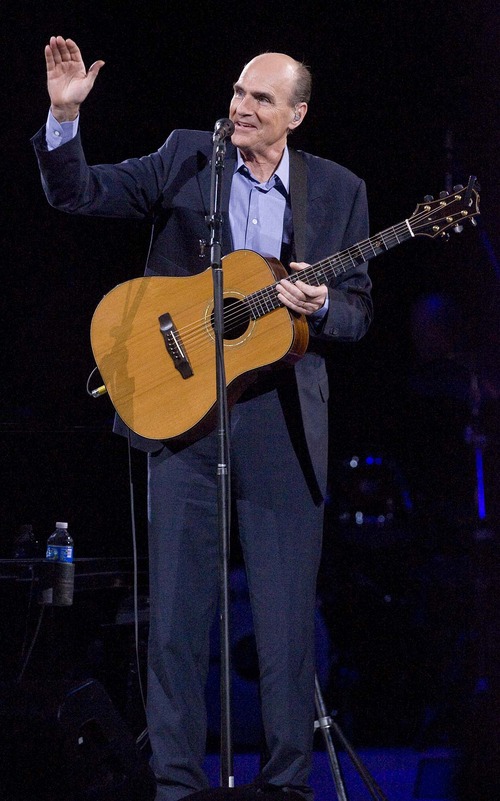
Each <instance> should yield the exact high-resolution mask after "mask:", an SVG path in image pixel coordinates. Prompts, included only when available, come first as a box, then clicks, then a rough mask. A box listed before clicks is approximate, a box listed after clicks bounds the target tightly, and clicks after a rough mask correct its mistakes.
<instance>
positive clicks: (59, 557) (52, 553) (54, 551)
mask: <svg viewBox="0 0 500 801" xmlns="http://www.w3.org/2000/svg"><path fill="white" fill-rule="evenodd" d="M45 558H46V559H50V560H51V561H52V562H72V561H73V546H72V545H48V546H47V553H46V555H45Z"/></svg>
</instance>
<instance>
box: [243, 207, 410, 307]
mask: <svg viewBox="0 0 500 801" xmlns="http://www.w3.org/2000/svg"><path fill="white" fill-rule="evenodd" d="M412 236H414V233H413V231H412V229H411V226H410V224H409V222H408V220H404V221H403V222H401V223H398V224H397V225H393V226H392V227H391V228H386V229H385V231H381V232H380V233H378V234H376V235H375V236H372V237H369V238H368V239H365V240H364V241H363V242H358V243H357V244H356V245H354V246H353V247H350V248H347V249H346V250H341V251H340V252H339V253H336V254H335V255H334V256H329V257H328V258H327V259H323V260H322V261H318V262H317V263H316V264H312V265H311V266H310V267H306V268H305V269H304V270H301V271H300V272H298V273H292V274H291V275H290V276H289V279H288V280H289V281H291V282H292V283H295V282H296V281H304V283H306V284H309V285H314V286H321V285H322V284H327V283H328V281H330V280H331V279H332V278H338V276H340V275H344V274H345V273H348V272H350V271H351V270H354V269H356V267H359V266H360V265H361V264H364V263H365V262H366V261H368V260H369V259H373V258H374V257H375V256H380V255H381V254H382V253H386V252H387V251H388V250H390V249H391V248H393V247H396V245H400V244H401V243H402V242H405V241H406V240H407V239H410V238H411V237H412ZM245 302H246V304H247V305H248V308H249V310H250V315H251V317H252V319H253V320H258V319H259V317H263V316H264V315H265V314H269V312H272V311H274V309H278V308H279V307H280V306H281V305H282V304H281V303H280V300H279V298H278V294H277V292H276V288H275V284H270V285H269V286H266V287H263V288H262V289H259V290H257V292H253V293H252V294H251V295H247V297H246V299H245Z"/></svg>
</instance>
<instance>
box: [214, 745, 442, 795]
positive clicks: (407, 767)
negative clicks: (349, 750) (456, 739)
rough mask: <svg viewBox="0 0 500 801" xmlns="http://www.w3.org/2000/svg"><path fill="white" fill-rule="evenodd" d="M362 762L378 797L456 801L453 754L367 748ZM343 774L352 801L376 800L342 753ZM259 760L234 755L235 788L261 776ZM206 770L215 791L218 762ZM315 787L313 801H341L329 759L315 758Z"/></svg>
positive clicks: (323, 755)
mask: <svg viewBox="0 0 500 801" xmlns="http://www.w3.org/2000/svg"><path fill="white" fill-rule="evenodd" d="M356 753H357V755H358V757H359V758H360V760H361V762H362V763H363V765H364V766H365V768H366V769H367V770H368V772H369V774H370V775H371V776H372V777H373V779H374V780H375V782H376V783H377V785H378V786H379V788H380V790H381V792H382V794H381V795H380V796H379V798H380V799H383V798H384V796H385V797H386V798H387V801H417V799H419V800H420V799H421V801H424V799H425V801H442V800H443V799H453V798H454V795H453V790H452V784H453V781H452V780H453V775H454V772H455V769H456V761H457V760H456V755H455V754H454V752H453V751H451V750H449V749H438V748H436V749H429V750H426V751H422V752H418V751H415V750H413V749H410V748H369V749H360V750H359V751H357V752H356ZM338 759H339V764H340V770H341V773H342V777H343V784H344V788H345V794H346V795H347V799H348V801H367V799H368V801H369V800H370V799H371V798H373V796H372V795H370V792H369V790H368V789H367V787H366V786H365V785H364V783H363V781H362V779H361V778H360V775H359V773H358V772H357V770H356V769H355V767H354V765H353V763H352V761H351V759H350V757H349V756H348V755H347V754H346V753H345V752H343V751H339V752H338ZM258 765H259V755H258V754H251V753H249V754H235V756H234V774H235V784H236V785H241V784H247V783H249V782H251V781H252V779H253V778H254V776H255V774H256V773H257V771H258ZM205 770H206V772H207V775H208V776H209V778H210V781H211V783H212V784H213V785H214V786H217V785H218V782H219V757H218V755H209V756H208V757H207V759H206V764H205ZM311 784H312V786H313V788H314V791H315V801H337V798H338V796H337V793H336V790H335V784H334V780H333V775H332V771H331V768H330V762H329V759H328V755H327V753H326V752H323V751H316V752H315V753H314V761H313V772H312V776H311Z"/></svg>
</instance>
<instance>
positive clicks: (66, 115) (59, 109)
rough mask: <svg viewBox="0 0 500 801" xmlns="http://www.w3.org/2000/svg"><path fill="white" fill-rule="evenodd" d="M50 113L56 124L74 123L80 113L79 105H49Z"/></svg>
mask: <svg viewBox="0 0 500 801" xmlns="http://www.w3.org/2000/svg"><path fill="white" fill-rule="evenodd" d="M50 111H51V113H52V116H53V117H54V119H56V120H57V122H74V121H75V120H76V118H77V117H78V115H79V113H80V105H79V104H78V103H71V104H70V105H67V106H55V105H54V104H52V105H51V107H50Z"/></svg>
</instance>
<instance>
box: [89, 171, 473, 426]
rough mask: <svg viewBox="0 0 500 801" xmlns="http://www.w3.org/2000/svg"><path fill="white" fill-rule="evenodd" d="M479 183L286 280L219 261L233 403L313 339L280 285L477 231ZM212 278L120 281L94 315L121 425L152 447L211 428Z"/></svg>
mask: <svg viewBox="0 0 500 801" xmlns="http://www.w3.org/2000/svg"><path fill="white" fill-rule="evenodd" d="M478 214H479V194H478V187H477V182H476V178H475V176H473V175H471V176H470V178H469V183H468V185H467V187H466V188H464V187H463V186H455V187H453V192H452V193H451V194H449V193H448V192H442V193H440V196H439V199H438V200H433V199H432V198H431V197H430V196H428V197H426V198H425V201H424V203H419V204H418V205H417V208H416V209H415V211H414V212H413V214H412V215H411V217H410V218H408V219H406V220H403V221H402V222H400V223H398V224H397V225H394V226H391V227H390V228H387V229H385V230H384V231H381V232H380V233H378V234H375V236H373V237H370V238H368V239H365V240H363V241H362V242H358V243H357V244H355V245H353V246H351V247H349V248H347V249H346V250H343V251H341V252H339V253H335V254H333V255H332V256H328V257H327V258H325V259H323V260H322V261H319V262H317V263H316V264H313V265H310V266H309V267H306V268H305V269H304V270H300V272H297V273H292V274H291V275H289V276H287V273H286V270H285V269H284V267H283V265H282V264H280V262H279V261H278V260H277V259H265V258H263V257H262V256H259V255H258V254H257V253H254V252H253V251H251V250H237V251H235V252H234V253H230V254H229V255H228V256H225V257H224V259H223V274H224V275H223V278H224V315H223V316H224V363H225V370H226V383H227V390H228V401H229V403H230V404H231V403H233V402H234V401H235V400H236V399H237V398H238V396H239V395H240V394H241V393H242V392H243V391H244V390H245V388H246V387H247V386H248V385H249V384H250V383H251V382H252V381H253V380H254V377H255V374H256V371H257V370H259V369H260V368H263V367H267V366H269V365H273V364H275V363H277V362H282V363H289V364H293V363H294V362H296V361H297V360H298V359H300V357H301V356H303V355H304V353H305V351H306V349H307V344H308V341H309V330H308V327H307V322H306V319H305V317H304V316H302V315H294V314H292V313H291V312H290V311H289V310H288V309H287V308H286V307H284V306H281V305H280V302H279V299H278V296H277V292H276V290H275V284H276V282H277V281H278V280H279V279H281V278H286V277H288V278H289V280H290V281H291V282H294V281H297V280H300V281H303V282H304V283H306V284H310V285H315V286H319V285H321V284H326V283H328V282H329V281H330V280H338V278H339V277H342V276H345V275H348V274H349V273H351V272H352V271H353V270H356V269H357V267H358V266H359V265H363V264H365V263H366V261H368V260H369V259H372V258H373V257H375V256H378V255H380V254H382V253H385V252H386V251H387V250H389V249H390V248H393V247H395V246H396V245H400V244H402V242H405V241H407V240H408V239H410V238H412V237H416V236H427V237H431V238H433V239H434V238H436V237H438V236H440V237H441V236H448V234H447V233H446V232H447V230H448V229H449V228H453V229H454V230H455V231H456V232H460V231H461V230H462V227H463V224H464V221H465V220H469V221H470V222H471V223H472V224H475V222H476V221H475V219H474V217H476V216H477V215H478ZM213 308H214V304H213V277H212V270H211V268H209V269H208V270H206V271H205V272H203V273H200V274H198V275H193V276H186V277H182V278H174V277H162V276H156V277H147V278H136V279H133V280H132V281H126V282H125V283H124V284H120V285H119V286H117V287H115V289H113V290H112V291H111V292H109V294H107V295H106V296H105V297H104V298H103V299H102V301H101V302H100V304H99V306H98V307H97V309H96V310H95V312H94V316H93V318H92V323H91V330H90V336H91V342H92V350H93V352H94V358H95V361H96V364H97V366H98V368H99V371H100V373H101V376H102V379H103V381H104V385H105V388H106V390H107V392H108V394H109V396H110V398H111V401H112V403H113V405H114V407H115V409H116V411H117V412H118V414H119V415H120V417H121V418H122V420H123V421H124V422H125V423H126V424H127V425H128V426H129V428H131V429H132V431H135V432H136V433H137V434H140V435H142V436H144V437H147V438H150V439H159V440H165V439H182V440H184V441H190V440H193V439H195V438H197V437H199V436H200V435H201V434H203V433H205V432H207V431H208V430H210V428H212V427H213V426H214V424H215V404H216V400H217V391H216V365H215V341H214V327H213Z"/></svg>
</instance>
